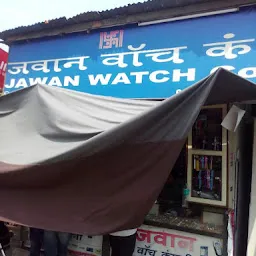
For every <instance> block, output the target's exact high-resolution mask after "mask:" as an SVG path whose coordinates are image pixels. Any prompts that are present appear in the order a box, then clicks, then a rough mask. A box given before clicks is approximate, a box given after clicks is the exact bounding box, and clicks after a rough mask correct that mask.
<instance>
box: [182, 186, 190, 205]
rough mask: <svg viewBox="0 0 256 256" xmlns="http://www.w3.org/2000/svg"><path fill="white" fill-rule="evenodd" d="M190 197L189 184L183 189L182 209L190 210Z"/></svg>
mask: <svg viewBox="0 0 256 256" xmlns="http://www.w3.org/2000/svg"><path fill="white" fill-rule="evenodd" d="M188 195H189V189H188V185H187V183H186V184H185V186H184V188H183V195H182V207H183V208H188V200H187V198H188Z"/></svg>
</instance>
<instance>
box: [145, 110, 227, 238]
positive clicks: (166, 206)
mask: <svg viewBox="0 0 256 256" xmlns="http://www.w3.org/2000/svg"><path fill="white" fill-rule="evenodd" d="M226 113H227V107H226V106H225V105H218V106H208V107H203V108H202V110H201V112H200V114H199V116H198V118H197V120H196V122H195V123H194V125H193V128H192V130H191V132H190V134H189V136H188V139H187V141H186V143H185V144H184V146H183V149H182V151H181V153H180V155H179V158H178V159H177V161H176V163H175V165H174V167H173V169H172V171H171V173H170V175H169V178H168V180H167V181H166V183H165V185H164V187H163V189H162V191H161V193H160V195H159V197H158V199H157V201H156V202H155V205H154V206H153V207H152V209H151V211H150V212H149V214H148V215H147V217H146V220H145V223H146V224H150V225H156V226H162V227H166V228H171V229H178V230H181V231H190V232H197V233H199V234H202V235H203V234H208V235H209V234H211V235H213V236H216V237H222V236H223V233H225V232H224V230H225V226H226V224H225V212H226V211H227V209H228V202H227V194H228V189H227V187H228V166H227V162H228V161H227V130H226V129H224V128H223V127H222V126H221V123H222V120H223V118H224V117H225V115H226Z"/></svg>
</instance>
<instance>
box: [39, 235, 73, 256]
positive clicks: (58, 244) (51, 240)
mask: <svg viewBox="0 0 256 256" xmlns="http://www.w3.org/2000/svg"><path fill="white" fill-rule="evenodd" d="M70 238H71V234H69V233H64V232H55V231H46V230H45V231H44V255H45V256H67V254H68V244H69V241H70Z"/></svg>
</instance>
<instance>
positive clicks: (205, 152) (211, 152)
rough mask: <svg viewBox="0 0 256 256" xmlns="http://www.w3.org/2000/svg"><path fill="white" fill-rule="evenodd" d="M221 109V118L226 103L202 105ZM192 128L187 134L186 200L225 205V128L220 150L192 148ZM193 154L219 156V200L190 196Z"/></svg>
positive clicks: (225, 112) (225, 109)
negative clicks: (220, 175) (187, 190)
mask: <svg viewBox="0 0 256 256" xmlns="http://www.w3.org/2000/svg"><path fill="white" fill-rule="evenodd" d="M220 108H221V109H222V119H223V118H224V117H225V115H226V114H227V106H226V105H214V106H206V107H202V109H220ZM192 145H193V144H192V129H191V131H190V133H189V136H188V164H187V185H188V189H189V191H190V192H189V195H188V198H187V200H188V201H189V202H194V203H201V204H208V205H216V206H223V207H224V206H226V205H227V178H228V175H227V130H226V129H225V128H223V127H222V150H221V151H215V150H204V149H193V148H192ZM193 155H206V156H221V157H222V164H221V168H222V169H221V172H222V184H221V190H222V191H221V201H218V200H212V199H204V198H200V197H192V171H193V167H192V156H193Z"/></svg>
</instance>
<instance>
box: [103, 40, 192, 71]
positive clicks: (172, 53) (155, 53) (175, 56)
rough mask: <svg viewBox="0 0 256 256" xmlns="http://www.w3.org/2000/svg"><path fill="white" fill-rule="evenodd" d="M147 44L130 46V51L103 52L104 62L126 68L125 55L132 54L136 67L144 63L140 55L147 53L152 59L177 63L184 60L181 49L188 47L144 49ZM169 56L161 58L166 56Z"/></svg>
mask: <svg viewBox="0 0 256 256" xmlns="http://www.w3.org/2000/svg"><path fill="white" fill-rule="evenodd" d="M145 47H146V44H141V45H140V46H139V47H137V48H135V47H133V46H132V45H129V46H128V50H130V51H129V52H120V53H111V54H101V57H102V58H104V59H103V61H102V63H103V64H104V65H106V66H118V67H119V68H126V67H127V66H128V64H127V63H125V61H124V56H127V55H132V56H133V61H132V65H133V66H134V67H141V66H143V63H142V62H140V61H139V55H140V54H145V56H146V57H151V59H152V61H154V62H158V63H163V62H170V61H172V62H173V63H175V64H181V63H183V62H184V60H183V59H181V58H180V51H181V50H184V49H187V47H186V46H181V47H174V48H163V49H154V50H144V48H145ZM166 55H167V58H160V57H162V56H166Z"/></svg>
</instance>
